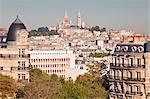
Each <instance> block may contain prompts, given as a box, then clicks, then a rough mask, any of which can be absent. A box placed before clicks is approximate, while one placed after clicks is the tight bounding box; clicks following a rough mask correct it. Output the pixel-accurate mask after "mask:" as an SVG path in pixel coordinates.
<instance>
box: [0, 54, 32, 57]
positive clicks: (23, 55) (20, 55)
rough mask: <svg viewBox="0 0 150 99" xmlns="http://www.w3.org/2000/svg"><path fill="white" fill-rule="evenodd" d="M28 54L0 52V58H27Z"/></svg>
mask: <svg viewBox="0 0 150 99" xmlns="http://www.w3.org/2000/svg"><path fill="white" fill-rule="evenodd" d="M29 57H30V56H29V54H0V58H29Z"/></svg>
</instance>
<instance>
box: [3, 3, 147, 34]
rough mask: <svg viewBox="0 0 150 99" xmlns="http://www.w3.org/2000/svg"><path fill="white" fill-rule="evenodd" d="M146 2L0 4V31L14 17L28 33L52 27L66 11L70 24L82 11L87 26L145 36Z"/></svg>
mask: <svg viewBox="0 0 150 99" xmlns="http://www.w3.org/2000/svg"><path fill="white" fill-rule="evenodd" d="M149 3H150V2H149V0H0V27H4V28H6V29H8V27H9V25H10V24H11V23H12V22H13V21H14V19H15V18H16V15H19V16H20V19H21V20H22V21H23V22H24V24H25V25H26V27H27V28H28V29H37V28H38V27H40V26H55V25H56V24H57V23H58V22H59V21H60V20H61V19H62V18H63V16H64V11H65V10H67V11H68V14H69V16H70V17H71V19H72V22H73V23H76V14H77V12H78V10H80V11H81V15H82V19H83V20H84V21H85V23H86V24H88V25H99V26H101V27H106V28H113V29H127V30H134V31H136V32H140V33H148V31H149V30H150V29H149V17H150V14H149V13H150V11H149V9H150V8H149V6H150V5H149Z"/></svg>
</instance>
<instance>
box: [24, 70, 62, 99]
mask: <svg viewBox="0 0 150 99" xmlns="http://www.w3.org/2000/svg"><path fill="white" fill-rule="evenodd" d="M30 76H31V77H30V78H31V82H30V83H29V84H27V85H25V87H24V88H23V93H24V98H27V99H34V98H35V99H39V98H44V99H49V98H50V99H55V98H56V97H60V94H61V83H60V82H59V79H58V76H57V75H51V76H49V75H48V74H46V73H44V72H42V71H41V70H39V69H32V70H31V72H30Z"/></svg>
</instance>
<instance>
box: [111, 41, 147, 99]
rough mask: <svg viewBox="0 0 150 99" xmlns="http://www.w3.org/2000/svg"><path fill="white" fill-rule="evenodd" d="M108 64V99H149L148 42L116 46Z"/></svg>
mask: <svg viewBox="0 0 150 99" xmlns="http://www.w3.org/2000/svg"><path fill="white" fill-rule="evenodd" d="M111 56H112V60H111V63H110V71H109V81H110V85H111V86H110V99H150V42H146V41H145V42H128V43H120V44H117V45H116V46H115V48H114V51H113V53H112V55H111Z"/></svg>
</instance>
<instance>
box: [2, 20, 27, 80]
mask: <svg viewBox="0 0 150 99" xmlns="http://www.w3.org/2000/svg"><path fill="white" fill-rule="evenodd" d="M27 38H28V31H27V30H26V27H25V25H24V24H23V23H22V22H21V21H20V19H19V18H18V17H17V18H16V20H15V21H14V22H13V23H12V24H11V26H10V28H9V31H8V33H7V36H0V73H1V74H3V75H8V76H10V77H13V78H14V79H16V80H26V81H29V55H28V49H29V44H28V41H27Z"/></svg>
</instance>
